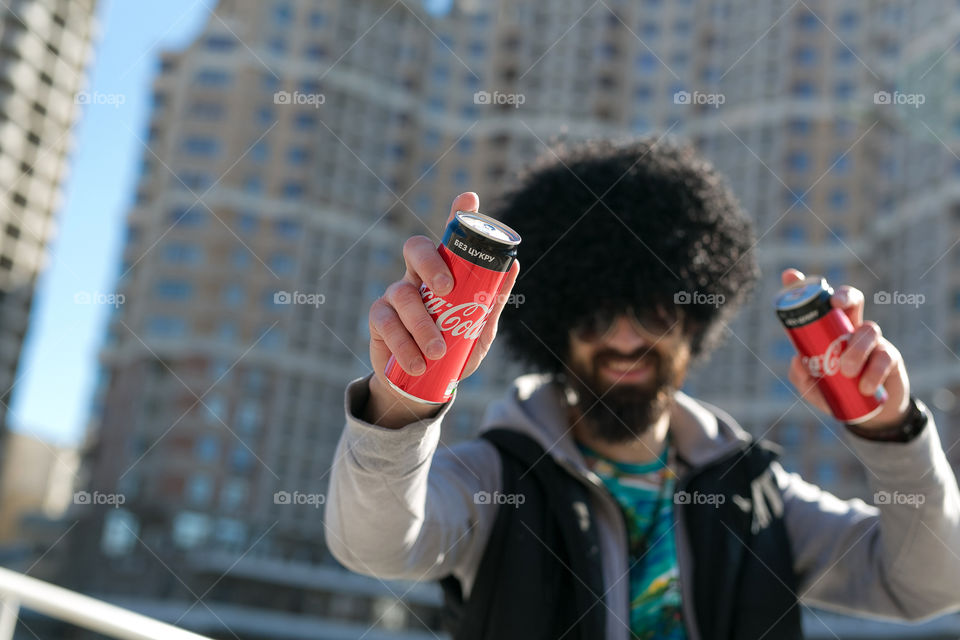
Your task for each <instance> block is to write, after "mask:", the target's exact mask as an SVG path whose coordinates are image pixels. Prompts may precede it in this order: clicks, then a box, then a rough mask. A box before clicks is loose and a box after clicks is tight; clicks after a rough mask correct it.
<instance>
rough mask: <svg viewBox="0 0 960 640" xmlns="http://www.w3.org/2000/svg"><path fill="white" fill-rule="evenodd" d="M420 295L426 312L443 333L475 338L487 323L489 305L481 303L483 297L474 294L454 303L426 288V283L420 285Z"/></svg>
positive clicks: (469, 338) (467, 338)
mask: <svg viewBox="0 0 960 640" xmlns="http://www.w3.org/2000/svg"><path fill="white" fill-rule="evenodd" d="M420 297H421V298H423V304H424V306H425V307H426V308H427V312H428V313H429V314H430V315H431V316H433V317H434V320H436V323H437V327H438V328H439V329H440V331H442V332H444V333H450V335H452V336H463V339H464V340H476V339H477V338H479V337H480V333H481V332H482V331H483V328H484V327H485V326H486V324H487V316H488V315H489V314H490V305H489V304H483V303H484V302H485V301H486V299H485V298H482V297H480V296H475V297H474V299H473V300H471V301H469V302H464V303H462V304H457V305H455V304H453V303H451V302H448V301H447V300H445V299H444V298H441V297H440V296H438V295H437V294H435V293H434V292H433V291H431V290H430V289H428V288H427V285H426V284H422V285H420Z"/></svg>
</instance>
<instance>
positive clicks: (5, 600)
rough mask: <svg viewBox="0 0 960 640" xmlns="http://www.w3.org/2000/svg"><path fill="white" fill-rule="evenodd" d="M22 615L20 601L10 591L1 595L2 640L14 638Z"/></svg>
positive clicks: (0, 626)
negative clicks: (18, 618) (19, 617)
mask: <svg viewBox="0 0 960 640" xmlns="http://www.w3.org/2000/svg"><path fill="white" fill-rule="evenodd" d="M19 615H20V601H19V600H17V598H16V597H15V596H14V595H13V594H10V593H7V594H3V595H0V640H13V632H14V631H15V630H16V628H17V617H18V616H19Z"/></svg>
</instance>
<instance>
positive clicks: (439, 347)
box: [427, 340, 447, 360]
mask: <svg viewBox="0 0 960 640" xmlns="http://www.w3.org/2000/svg"><path fill="white" fill-rule="evenodd" d="M446 346H447V345H446V343H445V342H444V341H443V340H434V341H433V342H431V343H430V344H428V345H427V357H429V358H432V359H434V360H436V359H437V358H439V357H440V356H442V355H443V352H444V350H445V349H446Z"/></svg>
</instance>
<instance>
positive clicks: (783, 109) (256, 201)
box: [0, 0, 960, 640]
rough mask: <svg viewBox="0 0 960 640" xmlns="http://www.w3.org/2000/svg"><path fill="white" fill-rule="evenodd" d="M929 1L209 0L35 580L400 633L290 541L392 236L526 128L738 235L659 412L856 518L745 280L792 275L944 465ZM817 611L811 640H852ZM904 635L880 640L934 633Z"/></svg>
mask: <svg viewBox="0 0 960 640" xmlns="http://www.w3.org/2000/svg"><path fill="white" fill-rule="evenodd" d="M34 4H42V3H40V2H37V3H34ZM71 6H73V5H71ZM956 9H957V3H922V2H910V3H903V2H894V1H892V0H891V1H876V2H871V3H869V4H864V3H860V2H854V1H853V0H844V1H840V2H830V3H828V2H823V1H813V0H810V1H797V2H792V3H791V2H787V1H786V0H778V1H775V2H770V3H763V4H758V3H748V2H746V1H742V0H711V1H703V2H693V1H690V0H680V1H676V2H664V1H663V0H644V1H643V2H626V1H615V0H606V1H601V2H594V3H590V2H587V1H586V0H566V1H563V2H551V3H549V4H545V3H537V2H533V1H532V0H523V1H514V2H499V3H481V2H473V1H466V0H464V1H461V2H449V3H443V2H431V3H427V4H426V5H421V4H420V3H415V2H402V1H401V2H387V1H386V0H351V1H350V2H344V1H340V0H262V1H256V2H255V1H253V0H221V1H220V2H219V3H218V4H217V6H216V8H215V10H214V12H213V13H212V14H211V16H210V18H209V21H208V23H207V25H206V27H205V29H204V30H203V32H202V34H201V35H200V36H199V37H198V38H197V39H196V40H195V41H194V42H193V43H192V44H191V45H190V46H189V47H187V48H185V49H184V50H180V51H167V52H165V53H163V55H162V56H161V57H160V60H159V64H158V69H157V75H156V81H155V83H154V87H153V112H152V117H151V120H150V124H149V128H148V130H147V131H146V132H145V134H144V136H143V141H144V143H145V146H146V150H145V151H144V153H143V159H142V166H141V177H140V180H139V184H138V185H137V189H136V196H135V203H134V205H133V206H132V208H131V209H130V212H129V215H128V219H127V235H126V239H125V249H124V252H123V257H122V262H121V264H120V265H119V268H118V271H117V274H118V285H117V293H118V294H120V295H123V296H124V300H125V302H124V304H122V305H117V307H116V311H115V312H113V314H112V316H111V318H110V321H109V327H108V332H107V336H106V339H105V343H104V346H103V349H102V352H101V357H100V364H101V368H102V369H101V376H100V383H99V384H98V387H97V389H96V396H95V400H94V411H93V426H92V428H91V430H90V433H89V436H88V441H87V443H86V447H85V451H84V456H83V474H82V479H81V481H80V482H79V483H78V484H77V487H76V488H77V490H78V491H81V492H83V493H82V494H80V495H83V496H86V497H85V498H82V499H75V500H74V504H73V505H72V506H71V509H70V511H69V512H68V513H69V516H70V519H71V520H79V523H78V524H77V525H76V527H75V528H74V529H73V530H71V531H70V532H69V536H67V537H65V538H64V543H62V544H61V545H60V546H58V547H57V548H56V549H54V550H53V552H52V553H50V554H49V556H48V557H47V558H46V559H45V563H46V564H48V565H50V566H52V567H55V568H56V569H57V570H58V571H60V572H61V573H60V576H61V578H60V580H61V581H62V582H64V583H65V584H67V585H68V586H72V587H74V588H79V589H81V590H84V591H87V592H91V593H96V594H98V595H102V596H104V597H107V598H108V599H111V600H113V601H117V602H121V603H124V604H128V605H130V606H132V607H134V608H136V609H138V610H141V611H144V612H146V613H149V614H151V615H154V616H156V617H160V618H163V619H166V620H169V621H174V622H177V623H178V624H181V625H183V626H186V627H189V628H191V629H195V630H197V631H199V632H202V633H206V634H208V635H211V636H213V637H242V638H244V640H246V639H247V638H251V639H252V638H280V637H284V638H316V637H323V638H356V637H359V636H360V635H363V634H364V633H366V632H367V630H368V629H370V628H371V626H372V627H373V631H370V632H369V633H368V634H367V635H366V636H365V637H367V638H375V637H376V638H379V637H384V638H386V637H391V638H421V637H433V632H432V631H431V630H436V629H437V628H438V625H439V616H438V613H437V607H438V605H439V602H440V597H439V593H438V591H437V589H435V588H433V586H432V585H412V584H397V583H392V582H391V583H384V582H380V581H378V580H375V579H372V578H363V577H360V576H355V575H353V574H349V573H347V572H345V571H344V570H342V569H341V568H339V567H338V566H337V565H336V563H335V561H334V560H333V559H332V558H331V557H330V555H329V554H328V553H327V551H326V548H325V546H324V544H323V535H324V532H323V528H322V523H321V517H322V512H323V510H322V504H321V503H322V501H323V496H324V495H325V492H326V485H327V480H328V473H329V468H330V464H331V462H332V457H333V453H334V448H335V445H336V442H337V439H338V437H339V434H340V430H341V428H342V421H343V388H344V386H345V384H346V383H347V382H348V381H349V380H351V379H353V378H355V377H359V376H363V375H365V374H366V373H367V372H368V366H369V365H368V355H367V341H368V333H367V320H366V315H367V311H368V309H369V305H370V303H371V302H372V301H373V300H374V299H375V298H377V297H378V296H379V295H380V294H381V293H382V292H383V290H384V288H385V287H386V285H387V284H388V283H389V282H391V281H393V280H394V279H396V278H397V277H398V276H399V275H400V274H401V273H402V270H403V265H402V262H401V260H400V247H401V245H402V242H403V240H404V239H405V238H406V237H408V236H409V235H412V234H425V235H428V236H431V237H432V238H434V239H435V240H438V239H439V235H440V233H441V229H442V225H443V221H444V220H445V218H446V216H447V213H448V211H449V204H450V202H451V200H452V198H453V197H454V196H455V195H456V194H458V193H460V192H462V191H465V190H474V191H477V192H478V193H479V194H480V195H481V210H483V209H484V207H483V204H484V203H485V202H486V203H490V202H491V200H492V199H494V198H495V197H496V196H497V195H498V194H499V193H501V192H502V191H503V188H504V187H505V186H507V185H508V184H510V183H511V181H512V180H513V179H514V178H515V176H516V175H517V173H518V172H519V171H520V170H521V169H522V168H523V167H524V166H525V165H526V164H527V163H528V162H530V161H531V160H532V159H533V158H534V157H536V156H537V155H539V154H542V153H548V145H549V144H550V143H552V142H554V141H557V140H560V139H565V140H579V139H585V138H589V137H596V136H615V137H620V136H624V135H629V134H645V133H655V134H657V135H660V134H666V135H668V136H672V137H678V138H686V139H689V140H691V141H693V142H694V143H695V144H696V145H697V147H698V148H699V149H700V150H701V151H702V152H703V153H704V154H705V155H706V156H707V157H708V158H710V159H712V160H713V161H714V162H715V164H716V165H717V166H718V167H719V168H720V170H721V171H722V172H723V173H724V174H726V175H727V176H728V177H729V179H730V182H731V184H732V187H733V189H734V191H735V192H736V193H737V195H738V196H739V197H740V199H741V201H742V204H743V206H744V207H745V209H746V210H747V211H748V212H749V214H750V216H751V217H752V219H753V220H754V222H755V225H756V228H757V233H758V235H759V236H760V241H759V244H758V246H757V249H758V254H759V259H760V263H761V268H762V270H763V279H762V280H761V283H760V285H759V288H758V290H757V291H756V293H755V296H754V299H753V303H752V304H750V305H749V306H748V307H747V308H745V309H744V310H743V312H742V313H741V314H740V316H739V317H738V319H737V320H736V321H735V322H733V323H732V324H731V326H730V327H729V329H730V336H729V338H728V340H727V343H726V344H725V346H724V347H722V348H721V349H720V350H719V351H717V352H716V353H715V354H714V355H713V357H712V358H711V360H710V361H709V362H708V363H707V364H706V365H705V366H703V367H702V368H701V369H699V370H698V371H697V372H695V373H694V375H693V376H692V377H691V380H690V381H689V383H688V386H687V391H688V392H690V393H692V394H693V395H695V396H697V397H700V398H702V399H704V400H707V401H710V402H714V403H715V404H717V405H719V406H721V407H723V408H724V409H726V410H727V411H729V412H730V413H731V414H732V415H733V416H735V417H736V418H737V419H738V420H740V421H741V422H742V424H743V425H744V426H745V427H747V428H748V429H749V430H751V431H752V432H753V433H754V434H756V435H758V436H759V435H765V436H767V437H769V438H771V439H773V440H775V441H777V442H780V443H781V444H783V445H785V447H786V451H787V454H786V459H785V464H786V466H787V467H788V468H789V469H791V470H796V471H799V472H800V473H802V474H803V475H804V476H805V477H806V478H807V479H809V480H811V481H813V482H817V483H819V484H821V485H823V486H824V487H825V488H827V489H830V490H833V491H835V492H837V493H839V494H840V495H842V496H845V497H849V496H860V497H863V498H865V499H867V500H868V501H872V496H870V495H868V490H867V485H866V478H865V477H864V473H865V472H864V471H863V469H862V467H861V466H860V463H859V462H858V461H857V460H856V459H855V458H854V457H853V455H852V454H851V453H850V452H849V451H848V450H846V448H845V447H844V446H843V445H842V444H841V442H842V441H841V440H840V434H839V433H838V431H837V429H836V427H835V426H834V425H833V423H832V421H830V420H827V419H825V418H823V417H822V416H820V415H819V414H817V413H815V411H813V410H811V409H809V408H808V407H807V406H806V405H805V404H804V403H803V402H802V401H800V400H799V399H798V398H797V396H796V395H795V393H794V391H793V389H792V386H791V385H790V384H789V383H788V382H787V379H786V372H787V368H788V364H789V361H790V357H791V356H792V354H793V349H792V347H791V346H790V344H789V342H788V341H787V339H786V337H785V335H784V333H783V331H782V329H781V327H780V325H779V324H778V322H777V321H776V318H775V316H774V314H773V312H772V307H771V301H772V298H773V296H774V295H775V293H776V291H777V289H778V288H779V272H780V270H781V269H782V268H785V267H787V266H797V267H799V268H801V269H803V270H805V271H806V272H808V273H817V272H819V273H822V274H824V275H825V276H826V277H827V278H828V279H829V280H830V281H831V282H833V283H834V284H839V283H853V284H855V285H857V286H859V287H860V288H861V289H863V290H864V291H865V292H867V296H868V300H867V309H868V314H869V317H870V318H872V319H875V320H876V321H877V322H878V323H879V324H880V325H881V326H882V327H883V329H884V333H885V335H886V336H887V337H889V338H890V340H891V341H892V342H893V343H894V344H896V345H897V346H898V347H899V348H900V349H901V351H902V352H903V354H904V356H905V359H906V361H907V366H908V370H909V371H910V373H911V380H912V382H913V385H914V392H915V393H916V395H918V396H919V397H920V398H922V399H923V400H925V401H926V402H927V403H928V404H930V405H931V407H932V408H933V409H934V411H935V413H936V417H937V421H938V426H939V429H940V433H941V438H942V440H943V442H944V445H945V447H946V448H948V455H949V457H950V459H951V461H952V462H954V465H955V466H956V465H957V462H958V461H960V451H958V449H957V448H955V447H954V445H955V443H956V442H957V440H958V438H960V432H958V430H957V426H956V425H957V408H956V400H955V397H956V394H957V393H960V363H958V361H957V360H958V358H957V356H956V353H957V352H960V275H958V274H960V269H958V268H957V267H958V266H960V249H955V248H954V245H955V244H956V243H957V242H958V241H957V240H956V239H957V238H960V206H958V204H960V203H958V202H957V198H958V195H960V194H958V192H957V187H956V185H957V184H958V181H957V179H956V178H957V176H958V175H960V159H958V157H957V155H956V152H957V150H958V148H960V144H958V142H960V100H958V96H960V52H958V49H957V47H956V45H955V42H956V40H957V39H958V38H960V13H958V12H957V11H956ZM7 23H9V20H7ZM5 24H6V23H5ZM62 55H63V54H61V57H62ZM21 90H22V89H21V85H20V83H19V81H18V83H17V89H16V91H17V92H19V91H21ZM73 90H76V87H74V89H73ZM66 95H67V96H68V101H69V92H67V93H66ZM911 96H912V98H911ZM917 96H923V102H922V104H918V102H919V98H918V97H917ZM11 104H12V103H11ZM43 104H44V105H45V106H46V108H47V109H52V107H51V104H50V103H49V102H44V103H43ZM30 108H33V107H31V105H30V104H27V107H25V109H27V111H29V109H30ZM22 121H23V120H18V122H22ZM5 126H6V127H8V128H9V127H11V126H13V125H12V123H10V122H7V123H6V124H5ZM4 135H6V134H4ZM0 143H2V144H3V154H4V155H3V156H2V157H3V158H5V160H3V162H7V160H6V158H7V155H6V154H7V153H8V145H7V143H6V138H5V137H3V138H0ZM18 157H19V156H18ZM4 166H5V165H4ZM11 166H12V167H14V169H15V167H16V165H11ZM0 170H3V169H2V167H0ZM11 171H13V169H11ZM40 192H41V193H42V194H43V195H44V197H46V195H47V194H48V191H46V190H45V189H41V190H40ZM11 197H13V196H11ZM0 215H2V214H0ZM25 235H26V234H21V236H20V239H19V240H18V241H17V242H19V243H20V244H23V243H24V242H25V241H26V240H25V238H24V236H25ZM12 236H13V234H11V233H10V227H9V225H8V227H7V235H6V236H4V237H5V238H6V242H7V243H9V242H10V238H11V237H12ZM30 242H33V240H30ZM3 246H7V245H3ZM18 246H19V245H18ZM31 246H33V245H31ZM521 251H522V249H521ZM2 255H12V254H9V253H7V252H6V250H5V249H4V251H3V252H2ZM14 263H15V264H16V260H14ZM0 266H2V263H0ZM3 273H4V271H3V270H2V269H0V276H2V274H3ZM23 282H27V281H26V280H24V281H23ZM26 291H27V293H25V294H24V295H26V296H27V297H29V287H27V289H26ZM7 295H8V299H9V296H10V294H7ZM875 295H879V297H877V298H875V297H874V296H875ZM921 296H922V297H921ZM4 304H5V305H6V302H4ZM4 308H5V307H4ZM18 308H19V307H18ZM5 313H8V312H5ZM24 313H25V312H24ZM7 326H8V325H7V322H6V321H5V322H4V323H3V330H4V331H6V329H7ZM11 326H12V325H11ZM21 333H22V331H21ZM5 344H6V343H5ZM11 367H12V365H11ZM11 370H12V369H11ZM516 373H518V369H517V368H516V367H515V365H513V364H512V363H511V362H510V360H509V356H508V354H505V353H503V352H502V351H501V350H499V349H495V351H494V352H493V354H492V355H491V357H490V358H489V359H488V361H487V362H486V363H485V364H484V366H483V367H482V368H481V369H480V370H479V371H478V372H477V373H476V374H475V375H474V376H472V377H471V378H469V379H468V380H467V381H465V383H464V384H463V385H462V387H461V392H460V394H459V395H458V400H457V403H456V406H455V407H454V409H453V411H452V412H451V414H450V417H449V419H448V420H447V423H446V425H445V440H446V441H447V442H451V441H455V440H458V439H462V438H465V437H469V436H470V435H471V434H472V433H473V431H474V429H475V428H476V426H477V424H478V422H479V420H480V416H481V415H482V412H483V410H484V408H485V407H486V406H487V405H488V404H489V403H490V402H491V401H493V400H494V399H496V398H497V397H499V396H500V395H501V394H502V393H504V392H505V390H506V388H507V386H508V384H509V381H510V380H511V379H512V377H513V376H514V375H515V374H516ZM0 375H2V374H0ZM6 386H9V385H6ZM118 497H119V498H120V499H122V502H121V500H120V499H118ZM824 619H826V620H828V621H829V625H827V624H823V625H820V622H821V620H820V619H818V618H816V617H813V618H811V620H812V623H813V627H812V628H811V637H835V636H836V635H839V636H841V637H844V638H846V637H850V638H854V637H878V636H877V634H878V633H880V632H879V631H877V630H876V629H877V628H878V627H877V626H869V627H868V626H863V625H861V624H859V623H850V622H847V621H845V620H843V619H839V618H836V617H826V618H824ZM954 622H955V621H954ZM938 624H940V626H938V627H936V628H931V630H930V631H929V632H924V631H922V630H916V629H911V630H910V632H909V633H907V632H906V631H903V632H902V636H903V637H908V636H909V637H919V635H918V634H922V633H926V636H925V637H941V635H938V634H941V632H942V634H943V635H942V637H955V636H956V635H957V625H954V626H952V627H950V626H949V625H950V624H951V623H950V622H949V621H948V622H947V623H942V622H941V623H938ZM878 625H879V623H878ZM821 626H822V627H823V628H821ZM879 626H880V627H883V629H886V630H887V631H885V632H884V633H891V634H896V633H898V632H897V631H891V630H890V629H892V628H893V627H890V626H888V625H879ZM827 627H829V628H827ZM831 629H832V630H831ZM864 634H867V635H864ZM890 637H897V636H896V635H891V636H890Z"/></svg>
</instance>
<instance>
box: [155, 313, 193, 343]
mask: <svg viewBox="0 0 960 640" xmlns="http://www.w3.org/2000/svg"><path fill="white" fill-rule="evenodd" d="M186 334H187V321H186V320H185V319H184V318H179V317H175V316H153V317H152V318H149V319H147V335H148V336H150V337H152V338H181V337H183V336H185V335H186Z"/></svg>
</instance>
